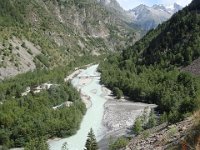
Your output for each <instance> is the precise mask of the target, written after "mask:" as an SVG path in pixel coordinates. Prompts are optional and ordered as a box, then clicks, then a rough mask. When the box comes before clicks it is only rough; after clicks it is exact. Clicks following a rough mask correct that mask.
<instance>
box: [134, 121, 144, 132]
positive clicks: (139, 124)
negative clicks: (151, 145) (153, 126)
mask: <svg viewBox="0 0 200 150" xmlns="http://www.w3.org/2000/svg"><path fill="white" fill-rule="evenodd" d="M142 130H143V128H142V121H141V119H140V117H139V118H137V119H136V121H135V124H134V125H133V131H134V133H135V134H140V133H141V132H142Z"/></svg>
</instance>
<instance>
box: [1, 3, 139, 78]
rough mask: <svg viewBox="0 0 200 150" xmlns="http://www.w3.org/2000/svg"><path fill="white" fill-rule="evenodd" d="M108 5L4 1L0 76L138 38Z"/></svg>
mask: <svg viewBox="0 0 200 150" xmlns="http://www.w3.org/2000/svg"><path fill="white" fill-rule="evenodd" d="M118 7H119V6H118ZM109 8H110V7H107V5H106V4H104V3H102V2H99V1H97V0H31V1H29V0H2V1H0V34H1V37H0V49H1V56H0V58H1V59H2V61H1V62H0V73H1V76H0V78H2V79H3V78H5V77H9V76H14V75H16V74H18V73H22V72H26V71H28V70H30V69H29V68H31V70H34V69H35V68H54V67H56V66H58V65H65V64H69V62H70V61H73V60H75V56H83V55H100V54H102V53H107V52H110V51H113V50H116V49H118V48H120V47H126V45H127V42H128V41H129V42H130V43H132V42H134V41H136V40H137V39H138V38H139V37H140V33H139V32H136V31H135V29H133V28H132V27H130V26H129V25H128V23H127V22H126V21H125V20H122V19H121V17H118V16H117V15H116V14H115V13H114V12H112V11H110V9H109ZM116 11H117V10H115V12H116ZM27 58H29V59H27Z"/></svg>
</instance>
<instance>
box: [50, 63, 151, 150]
mask: <svg viewBox="0 0 200 150" xmlns="http://www.w3.org/2000/svg"><path fill="white" fill-rule="evenodd" d="M97 68H98V65H92V66H88V67H87V68H86V69H77V70H76V71H75V72H74V73H72V74H71V75H70V76H68V77H67V78H66V79H65V80H66V81H71V83H72V84H73V86H74V87H75V88H76V89H77V90H78V91H79V92H80V94H81V98H82V100H83V102H84V103H85V105H86V107H87V112H86V114H85V116H84V118H83V120H82V123H81V126H80V129H79V130H78V132H77V133H76V134H75V135H73V136H71V137H68V138H65V139H54V140H49V141H48V144H49V146H50V150H60V149H61V147H62V145H63V143H65V142H67V145H68V149H69V150H82V149H84V145H85V142H86V139H87V134H88V132H89V130H90V128H92V129H93V130H94V133H95V136H96V138H97V141H98V142H99V148H100V149H102V150H104V149H107V147H108V144H109V143H108V142H109V140H108V138H109V137H111V136H112V137H115V138H117V137H119V136H121V135H127V134H129V133H130V127H131V126H132V125H133V124H134V121H135V119H136V118H137V117H138V116H140V115H142V114H143V111H144V109H145V108H147V107H148V108H149V110H150V109H151V108H153V107H155V105H149V104H143V103H134V102H131V101H128V100H125V99H121V100H117V99H115V97H114V96H113V95H112V92H111V91H110V90H109V89H107V88H106V87H105V86H103V85H101V84H100V75H101V74H100V73H99V72H97ZM102 141H104V142H102ZM105 141H106V142H105Z"/></svg>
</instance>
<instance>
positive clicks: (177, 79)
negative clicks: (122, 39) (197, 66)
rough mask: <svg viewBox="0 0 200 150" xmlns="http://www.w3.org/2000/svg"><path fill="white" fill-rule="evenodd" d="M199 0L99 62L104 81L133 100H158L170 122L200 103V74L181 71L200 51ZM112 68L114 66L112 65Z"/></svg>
mask: <svg viewBox="0 0 200 150" xmlns="http://www.w3.org/2000/svg"><path fill="white" fill-rule="evenodd" d="M199 27H200V5H199V1H198V0H193V1H192V3H191V4H190V5H189V6H187V7H186V8H184V9H183V10H181V11H179V12H178V13H176V14H175V15H173V16H172V18H171V19H170V20H169V21H167V22H165V23H163V24H161V25H159V26H158V27H157V28H156V29H155V30H151V31H149V32H148V33H147V35H145V36H144V37H143V38H142V39H141V40H140V41H138V42H136V43H135V45H134V46H131V47H129V48H127V49H125V50H124V51H123V52H122V54H121V55H114V56H110V57H108V59H107V60H106V61H105V62H103V63H102V64H101V65H100V68H99V70H100V71H101V72H102V78H101V82H102V83H104V84H105V85H106V86H108V87H109V88H110V89H112V90H114V91H121V92H123V94H124V95H128V96H129V97H130V98H131V99H132V100H133V101H142V102H147V103H155V104H157V105H158V111H159V112H160V113H162V114H164V116H166V115H167V118H168V120H169V121H171V122H176V121H179V120H181V119H183V118H184V117H185V116H187V115H188V114H190V113H191V112H193V111H194V110H196V109H197V108H198V107H199V85H200V84H199V78H198V77H193V76H192V75H191V74H189V73H185V72H182V71H180V68H181V67H184V66H186V65H189V64H190V63H191V62H192V61H193V60H195V59H197V58H198V57H199V55H200V28H199ZM111 68H112V69H111Z"/></svg>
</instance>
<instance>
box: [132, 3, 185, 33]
mask: <svg viewBox="0 0 200 150" xmlns="http://www.w3.org/2000/svg"><path fill="white" fill-rule="evenodd" d="M181 9H182V7H181V6H180V5H178V4H176V3H174V5H173V6H172V7H171V6H170V7H165V6H164V5H153V6H152V7H149V6H146V5H139V6H138V7H136V8H134V9H132V10H129V13H130V15H131V16H132V19H133V22H134V23H135V24H136V25H138V26H140V27H141V28H142V29H144V30H147V31H148V30H150V29H152V28H155V27H157V26H158V25H159V24H161V23H162V22H164V21H166V20H168V19H169V18H170V17H171V16H172V15H173V14H174V13H176V12H177V11H179V10H181Z"/></svg>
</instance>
